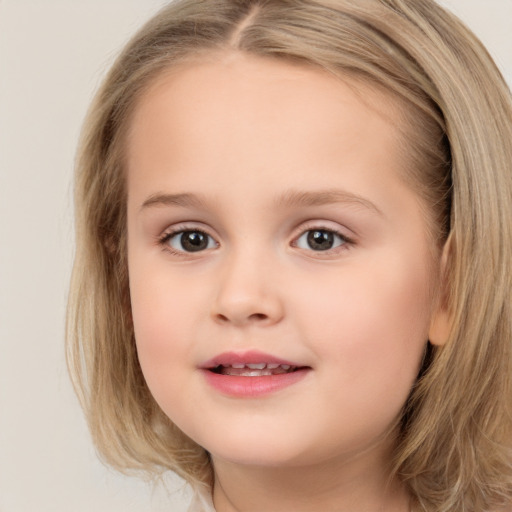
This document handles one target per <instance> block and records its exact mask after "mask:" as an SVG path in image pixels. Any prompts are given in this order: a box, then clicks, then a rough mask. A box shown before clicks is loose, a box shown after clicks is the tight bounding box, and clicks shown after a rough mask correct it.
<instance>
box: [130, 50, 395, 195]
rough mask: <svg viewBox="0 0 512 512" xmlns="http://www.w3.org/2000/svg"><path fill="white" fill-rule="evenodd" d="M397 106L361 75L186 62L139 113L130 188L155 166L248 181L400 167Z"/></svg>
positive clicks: (241, 60)
mask: <svg viewBox="0 0 512 512" xmlns="http://www.w3.org/2000/svg"><path fill="white" fill-rule="evenodd" d="M395 103H396V102H395V101H394V100H393V99H392V98H391V97H390V96H389V95H387V94H385V93H383V92H380V91H377V90H376V89H374V88H372V87H370V86H369V85H368V84H364V83H362V82H361V81H359V80H356V79H354V78H349V77H343V78H340V77H337V76H334V75H332V74H329V73H327V72H326V71H323V70H320V69H317V68H314V67H312V66H311V67H309V66H304V65H297V64H292V63H289V62H285V61H277V60H270V59H265V58H259V57H252V56H246V55H243V54H237V53H235V54H226V55H220V56H216V57H212V58H209V59H205V60H202V61H194V62H189V63H186V64H182V65H179V66H177V67H174V68H172V69H170V70H169V71H168V72H166V73H165V74H162V75H161V76H159V77H158V78H157V79H156V80H155V81H154V82H153V83H152V84H151V87H150V88H149V89H148V90H147V91H146V92H145V93H144V94H143V95H142V97H141V98H140V99H139V102H138V104H137V106H136V108H135V110H134V115H133V117H132V120H131V125H130V127H129V133H128V138H127V155H126V156H127V157H128V158H127V163H128V189H129V190H130V189H131V190H134V188H135V189H138V188H139V186H140V181H141V180H139V179H138V177H137V176H138V175H139V174H140V173H141V172H142V171H145V170H147V169H148V167H151V168H152V169H160V170H162V169H167V170H168V171H171V170H172V171H173V172H168V173H167V175H166V174H165V173H160V174H161V177H162V178H164V177H165V176H167V178H169V179H170V178H171V176H172V177H174V178H176V176H177V175H184V174H188V175H189V176H191V175H192V174H195V175H196V177H197V176H199V175H200V174H201V173H203V176H205V177H206V176H209V177H210V179H212V177H214V176H215V177H217V178H219V179H220V178H221V177H222V176H225V177H226V178H227V179H229V178H230V175H232V177H233V178H234V177H235V176H234V173H236V179H239V178H240V177H241V175H242V170H243V171H244V172H243V174H244V179H249V177H250V176H252V177H253V178H254V176H258V177H260V178H264V175H265V173H266V172H270V173H272V174H273V178H274V179H276V176H278V175H280V176H282V177H283V179H285V178H287V177H288V178H289V176H290V173H288V172H286V171H293V170H296V171H298V170H299V169H300V170H305V169H309V170H310V173H311V174H312V175H313V174H314V173H315V170H317V169H318V168H319V167H321V168H327V167H332V166H333V164H334V163H335V162H339V163H340V165H352V166H359V165H363V164H368V162H367V161H365V160H368V159H371V160H372V163H371V165H374V166H378V165H379V159H382V161H384V160H389V159H390V158H395V163H394V166H395V167H397V162H398V160H399V151H398V144H397V139H398V138H399V137H398V130H397V129H396V127H397V125H398V124H400V119H399V115H398V113H397V112H398V109H397V108H396V104H395ZM369 165H370V164H369ZM237 171H239V172H237ZM296 175H297V176H298V173H297V174H296ZM317 178H318V179H321V177H320V175H317ZM164 181H165V180H164ZM326 185H328V184H326ZM155 186H157V187H160V188H167V186H168V182H167V181H166V182H165V183H164V182H162V183H161V184H155Z"/></svg>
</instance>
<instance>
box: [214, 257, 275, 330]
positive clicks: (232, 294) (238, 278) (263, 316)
mask: <svg viewBox="0 0 512 512" xmlns="http://www.w3.org/2000/svg"><path fill="white" fill-rule="evenodd" d="M258 269H259V270H258ZM218 283H219V286H218V291H217V295H216V297H215V300H214V304H213V311H212V313H213V317H214V319H215V321H216V322H218V323H222V324H231V325H235V326H245V325H262V326H263V325H271V324H274V323H277V322H279V321H280V320H281V318H282V317H283V314H284V308H283V302H282V298H281V296H280V293H279V289H278V286H277V283H276V282H275V280H274V279H272V277H271V273H270V272H269V271H268V269H266V271H264V270H262V268H261V266H256V265H250V266H247V265H243V266H242V265H237V264H235V265H231V266H229V267H228V268H227V269H226V271H225V272H222V273H220V274H219V281H218Z"/></svg>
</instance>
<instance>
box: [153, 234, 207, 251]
mask: <svg viewBox="0 0 512 512" xmlns="http://www.w3.org/2000/svg"><path fill="white" fill-rule="evenodd" d="M162 243H163V244H164V245H168V246H169V247H171V248H172V249H174V250H175V251H177V252H199V251H205V250H206V249H212V248H214V247H216V246H217V243H216V242H215V240H214V239H213V238H212V237H211V236H210V235H208V234H206V233H205V232H203V231H198V230H185V231H177V232H174V233H170V234H168V235H166V236H165V238H164V239H163V240H162Z"/></svg>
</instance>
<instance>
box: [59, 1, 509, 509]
mask: <svg viewBox="0 0 512 512" xmlns="http://www.w3.org/2000/svg"><path fill="white" fill-rule="evenodd" d="M218 52H242V53H244V54H248V55H253V56H259V57H261V58H267V59H274V60H276V59H283V61H288V62H290V61H293V62H297V63H299V64H301V63H302V64H303V65H305V66H314V67H316V68H319V69H322V70H325V71H326V72H328V73H334V74H336V75H338V76H341V77H343V76H351V77H356V78H357V79H359V80H363V81H364V82H366V83H368V84H370V85H372V86H374V87H375V88H379V89H381V90H385V91H387V92H388V93H389V95H391V96H393V97H394V98H396V99H397V104H399V105H400V110H401V119H402V120H403V122H402V125H401V126H400V127H399V130H400V133H401V136H402V138H403V148H404V149H403V151H404V153H405V154H406V156H407V158H408V159H409V165H408V166H407V170H406V176H405V178H406V179H407V180H408V183H410V184H411V186H412V187H413V188H414V190H416V191H417V192H418V194H419V195H420V197H421V198H422V199H423V200H424V204H425V205H426V208H427V209H428V211H429V212H430V214H431V218H433V219H434V222H433V226H432V233H433V240H434V242H435V245H436V246H437V247H439V248H442V247H444V248H445V253H446V266H445V270H444V275H443V278H444V282H445V286H444V288H443V293H442V297H443V301H444V303H445V307H446V308H447V309H448V310H449V312H450V319H451V331H450V335H449V337H448V338H449V339H447V340H446V343H444V344H442V345H440V346H434V345H433V344H430V343H428V344H427V353H426V357H425V360H424V363H423V368H422V371H421V373H420V375H419V377H418V380H417V382H416V383H415V385H414V388H413V389H412V390H411V395H410V397H409V399H408V401H407V403H406V404H405V405H404V409H403V415H402V418H401V420H400V433H399V436H398V438H397V442H396V449H395V453H394V459H393V461H392V462H393V474H396V475H397V476H398V477H399V478H400V479H401V480H402V481H403V482H404V484H405V485H406V487H407V489H408V490H409V492H410V493H411V496H412V497H413V499H414V510H415V511H428V512H484V511H485V512H487V511H491V510H493V511H494V510H499V509H501V508H502V507H504V506H506V504H510V503H511V501H512V446H511V443H512V437H511V426H512V418H511V398H512V389H511V386H512V300H511V290H512V101H511V97H510V91H509V89H508V88H507V86H506V84H505V82H504V80H503V78H502V76H501V75H500V73H499V71H498V70H497V68H496V66H495V65H494V63H493V61H492V59H491V58H490V56H489V55H488V53H487V51H486V50H485V48H484V47H483V46H482V44H481V43H480V42H479V41H478V40H477V38H476V37H475V36H474V35H473V34H472V33H471V32H470V31H469V30H468V29H467V28H466V27H465V26H464V25H463V24H462V23H461V22H460V21H459V20H458V19H457V18H456V17H455V16H453V15H452V14H451V13H449V12H447V11H446V10H444V9H443V8H441V7H440V6H439V5H438V4H436V3H435V2H434V1H433V0H176V1H174V2H172V3H170V4H169V5H167V6H166V7H164V8H163V9H162V10H161V11H160V12H159V13H158V14H157V15H156V16H155V17H154V18H152V19H151V20H150V21H149V22H148V23H147V24H146V25H145V26H144V27H142V29H141V30H140V31H139V32H138V33H137V34H136V35H135V36H134V38H133V39H132V40H131V41H130V42H129V43H128V44H127V46H126V47H125V48H124V50H123V51H122V53H121V54H120V56H119V57H118V58H117V60H116V62H115V63H114V65H113V66H112V68H111V70H110V71H109V73H108V74H107V76H106V78H105V79H104V82H103V84H102V85H101V87H100V88H99V90H98V92H97V94H96V97H95V99H94V101H93V103H92V105H91V107H90V110H89V112H88V115H87V118H86V122H85V124H84V128H83V132H82V136H81V141H80V146H79V151H78V154H77V160H76V175H75V208H76V254H75V262H74V267H73V274H72V281H71V288H70V293H69V304H68V321H67V356H68V365H69V368H70V372H71V375H72V379H73V382H74V385H75V388H76V390H77V393H78V395H79V398H80V400H81V403H82V406H83V408H84V410H85V413H86V417H87V420H88V423H89V426H90V430H91V433H92V436H93V439H94V442H95V444H96V446H97V448H98V450H99V453H100V454H101V456H102V457H103V458H104V460H105V461H107V462H108V463H109V464H111V465H113V466H114V467H116V468H118V469H120V470H124V471H127V470H143V471H147V472H149V473H150V474H160V473H161V472H163V471H165V470H168V469H170V470H172V471H175V472H177V473H178V474H179V475H181V476H182V477H184V478H185V479H186V480H187V481H188V482H190V483H191V484H192V485H194V486H211V485H212V478H213V477H212V468H211V465H210V459H209V456H208V453H207V452H206V451H205V450H204V449H203V448H202V447H200V446H198V445H197V444H196V443H195V442H194V441H192V440H191V439H189V438H188V437H187V436H186V435H185V434H184V433H183V432H181V431H180V430H179V429H178V428H177V427H176V426H174V425H173V423H172V422H171V421H170V420H169V419H168V418H167V417H166V416H165V414H164V413H163V412H162V411H161V409H160V408H159V407H158V405H157V404H156V402H155V400H154V399H153V397H152V396H151V393H150V391H149V389H148V387H147V385H146V383H145V380H144V377H143V375H142V371H141V368H140V365H139V362H138V359H137V352H136V348H135V340H134V333H133V326H132V320H131V311H130V297H129V276H128V272H127V261H126V259H127V257H126V184H125V165H124V157H125V151H124V149H125V148H124V146H125V139H126V137H125V135H126V132H127V129H128V127H129V124H130V120H131V117H132V114H133V111H134V108H135V106H136V104H137V101H138V100H139V99H140V98H141V96H142V95H143V94H144V92H145V91H146V90H147V89H148V88H149V87H150V86H151V84H152V83H154V80H156V79H157V78H158V77H159V76H160V75H161V74H162V73H164V72H165V71H166V70H169V69H171V68H172V67H173V66H176V65H178V64H179V63H181V62H184V61H187V60H190V59H196V58H208V56H209V55H212V54H213V53H217V54H218Z"/></svg>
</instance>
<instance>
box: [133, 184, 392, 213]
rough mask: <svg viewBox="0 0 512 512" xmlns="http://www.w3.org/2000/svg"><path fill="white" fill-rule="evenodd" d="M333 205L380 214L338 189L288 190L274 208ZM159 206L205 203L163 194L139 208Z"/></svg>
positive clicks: (369, 204) (189, 196)
mask: <svg viewBox="0 0 512 512" xmlns="http://www.w3.org/2000/svg"><path fill="white" fill-rule="evenodd" d="M335 203H348V204H354V205H359V206H362V207H364V208H366V209H368V210H371V211H373V212H375V213H377V214H379V215H382V212H381V210H380V209H379V208H377V206H376V205H375V204H374V203H372V202H371V201H369V200H368V199H365V198H364V197H361V196H359V195H357V194H353V193H352V192H348V191H345V190H338V189H327V190H318V191H314V192H312V191H298V190H288V191H287V192H285V193H284V194H282V195H281V196H279V197H278V198H277V199H276V201H275V206H276V207H281V208H283V207H284V208H291V207H300V206H302V207H308V206H322V205H327V204H335ZM159 206H179V207H183V208H206V206H207V201H206V200H205V199H203V198H202V197H201V196H200V195H197V194H191V193H181V194H164V193H157V194H152V195H151V196H149V197H148V198H147V199H146V200H145V201H144V202H143V203H142V206H141V210H145V209H146V208H150V207H159Z"/></svg>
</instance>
